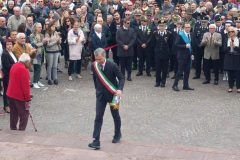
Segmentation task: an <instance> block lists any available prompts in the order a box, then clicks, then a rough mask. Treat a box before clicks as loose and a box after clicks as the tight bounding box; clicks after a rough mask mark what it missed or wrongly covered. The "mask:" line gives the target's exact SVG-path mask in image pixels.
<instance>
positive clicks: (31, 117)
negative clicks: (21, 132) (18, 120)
mask: <svg viewBox="0 0 240 160" xmlns="http://www.w3.org/2000/svg"><path fill="white" fill-rule="evenodd" d="M29 116H30V118H31V121H32V125H33V128H34V130H35V132H37V128H36V126H35V123H34V122H33V118H32V115H31V113H30V112H29Z"/></svg>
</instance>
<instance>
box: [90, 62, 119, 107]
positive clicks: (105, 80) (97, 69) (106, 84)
mask: <svg viewBox="0 0 240 160" xmlns="http://www.w3.org/2000/svg"><path fill="white" fill-rule="evenodd" d="M93 68H94V70H95V72H96V74H97V76H98V78H99V80H100V82H101V83H102V84H103V86H104V87H105V88H106V89H107V90H108V91H109V92H110V93H111V94H113V99H112V102H111V103H110V106H111V107H113V108H114V109H118V108H119V106H120V97H118V96H116V95H115V94H116V93H117V87H116V86H115V85H114V84H112V82H111V81H110V80H109V79H108V78H107V77H106V75H105V74H104V73H103V71H102V70H101V69H100V66H99V64H98V63H97V62H96V61H95V62H94V63H93Z"/></svg>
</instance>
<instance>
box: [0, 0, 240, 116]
mask: <svg viewBox="0 0 240 160" xmlns="http://www.w3.org/2000/svg"><path fill="white" fill-rule="evenodd" d="M239 9H240V3H239V2H237V1H236V0H222V1H221V0H219V1H217V0H164V1H163V0H156V1H155V0H148V1H139V0H136V1H129V0H123V1H120V0H92V1H91V0H88V1H86V0H81V1H79V0H75V1H74V0H37V1H36V0H26V1H25V0H15V1H13V0H8V1H7V0H2V1H1V2H0V42H1V43H0V53H1V70H2V72H1V73H2V74H0V76H1V78H2V82H3V86H2V90H3V99H4V101H3V102H4V110H5V111H6V112H10V108H9V99H8V96H7V88H8V84H9V79H11V76H10V70H11V67H12V66H13V65H14V64H15V63H17V62H18V60H19V58H20V57H21V55H22V54H23V53H27V54H29V56H30V57H31V64H32V66H31V67H30V70H33V77H31V78H30V79H31V82H30V84H32V87H33V88H35V89H38V88H41V87H44V84H43V83H42V82H40V77H41V70H42V68H44V67H45V69H46V74H47V75H46V80H47V85H58V83H59V80H58V73H59V72H61V70H60V69H59V68H58V65H59V63H60V56H64V63H65V65H64V66H65V68H66V69H67V70H68V77H67V78H68V80H69V81H72V80H73V76H72V75H74V74H76V77H77V78H79V79H81V78H82V76H81V70H82V66H83V65H85V64H86V63H91V62H94V61H95V59H94V58H95V57H94V54H93V53H94V51H95V50H96V49H97V48H103V49H104V50H105V51H106V56H107V58H109V57H111V56H112V59H113V61H114V62H115V63H116V64H117V65H118V66H119V67H120V70H121V72H122V74H123V76H124V77H125V78H126V79H127V80H128V81H132V70H138V72H137V74H136V76H142V75H143V73H144V71H145V72H146V75H147V76H148V77H151V76H152V73H154V74H153V75H155V76H156V81H155V82H156V83H155V87H165V85H166V80H167V77H168V75H169V73H170V72H173V73H174V76H173V77H170V78H172V79H175V81H174V84H173V86H172V89H173V90H174V91H179V88H178V81H179V80H180V79H183V89H185V90H193V88H190V86H189V84H188V79H189V73H190V69H191V68H192V67H193V68H194V70H195V76H194V77H193V79H200V76H201V73H202V70H203V73H204V76H205V81H204V82H203V84H209V83H210V82H211V73H212V72H213V73H214V80H213V83H214V85H218V82H219V74H223V80H227V81H228V85H229V89H228V92H233V88H234V83H235V82H236V88H237V93H240V48H239V47H240V46H239V42H240V41H239V38H240V13H239ZM183 33H184V34H183ZM184 37H185V38H184ZM185 39H186V40H185ZM83 62H84V63H83ZM125 72H126V73H125ZM45 85H46V84H45Z"/></svg>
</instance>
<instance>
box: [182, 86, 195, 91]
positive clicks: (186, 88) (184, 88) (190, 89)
mask: <svg viewBox="0 0 240 160" xmlns="http://www.w3.org/2000/svg"><path fill="white" fill-rule="evenodd" d="M183 90H189V91H193V90H194V88H190V87H183Z"/></svg>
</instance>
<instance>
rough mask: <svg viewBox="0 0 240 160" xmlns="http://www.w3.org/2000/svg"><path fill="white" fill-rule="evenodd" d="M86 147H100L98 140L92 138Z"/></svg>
mask: <svg viewBox="0 0 240 160" xmlns="http://www.w3.org/2000/svg"><path fill="white" fill-rule="evenodd" d="M88 147H90V148H93V149H96V150H98V149H100V142H99V141H96V140H94V141H93V142H92V143H89V144H88Z"/></svg>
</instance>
